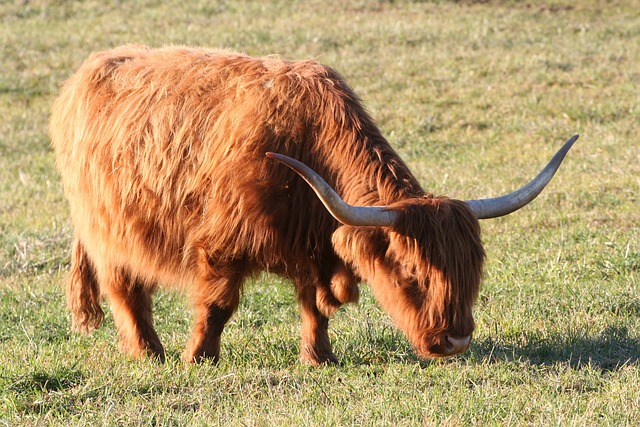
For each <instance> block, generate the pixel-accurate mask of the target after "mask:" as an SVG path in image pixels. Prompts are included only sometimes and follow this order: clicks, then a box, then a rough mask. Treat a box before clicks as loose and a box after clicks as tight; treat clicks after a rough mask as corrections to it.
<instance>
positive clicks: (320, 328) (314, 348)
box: [298, 285, 338, 365]
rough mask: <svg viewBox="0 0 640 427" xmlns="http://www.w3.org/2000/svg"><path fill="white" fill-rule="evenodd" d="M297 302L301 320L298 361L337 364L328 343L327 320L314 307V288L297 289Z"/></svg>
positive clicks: (315, 363)
mask: <svg viewBox="0 0 640 427" xmlns="http://www.w3.org/2000/svg"><path fill="white" fill-rule="evenodd" d="M298 301H299V304H300V317H301V319H302V339H301V343H300V359H301V360H302V361H304V362H308V363H310V364H312V365H320V364H322V363H338V359H337V358H336V357H335V356H334V355H333V352H332V351H331V343H330V342H329V331H328V328H329V319H328V318H327V317H326V316H324V315H323V314H322V313H320V311H319V310H318V307H317V305H316V287H315V286H308V285H307V286H303V287H301V288H299V290H298Z"/></svg>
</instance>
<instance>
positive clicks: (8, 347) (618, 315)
mask: <svg viewBox="0 0 640 427" xmlns="http://www.w3.org/2000/svg"><path fill="white" fill-rule="evenodd" d="M0 21H1V22H2V25H0V52H1V53H0V59H1V60H0V425H7V426H16V425H38V426H42V425H68V426H71V425H92V426H93V425H114V426H116V425H118V426H119V425H142V426H147V425H163V426H164V425H203V426H204V425H221V426H232V425H247V426H263V425H265V426H273V425H289V426H297V425H308V426H330V425H367V426H369V425H403V426H404V425H450V426H458V425H576V426H584V425H611V426H620V425H629V426H635V425H638V423H639V422H640V360H639V355H640V280H639V272H640V140H639V137H638V135H640V2H638V1H615V0H611V1H599V2H591V1H586V0H577V1H564V0H557V1H555V0H548V1H529V2H518V1H508V0H505V1H464V0H463V1H458V2H449V1H433V2H430V1H415V2H410V1H402V0H396V1H374V0H354V1H351V2H339V1H315V0H313V1H286V0H283V1H276V2H273V3H269V4H267V3H266V2H250V1H210V0H206V1H205V0H198V1H190V2H181V1H173V0H171V1H159V0H145V1H137V2H133V1H96V0H87V1H76V2H65V1H60V0H33V1H8V2H7V1H5V2H0ZM124 43H143V44H149V45H154V46H160V45H164V44H188V45H202V46H212V47H217V46H224V47H229V48H234V49H237V50H241V51H244V52H247V53H249V54H253V55H266V54H271V53H276V54H280V55H282V56H284V57H287V58H295V59H303V58H316V59H318V60H319V61H321V62H323V63H325V64H327V65H331V66H333V67H335V68H336V69H338V70H339V71H340V72H341V73H342V74H343V75H344V76H345V77H346V79H347V80H348V82H349V83H350V84H351V85H352V87H353V88H354V89H355V90H356V92H357V93H358V94H359V95H360V96H361V97H362V98H363V99H364V101H365V103H366V105H367V107H368V109H369V110H370V112H371V114H372V115H373V116H374V117H375V118H376V119H377V122H378V124H379V126H380V127H381V128H382V130H383V132H384V134H385V135H386V136H387V137H388V139H389V141H390V142H391V144H392V145H393V146H394V147H395V148H396V149H397V150H398V152H399V153H400V154H401V156H402V157H403V158H404V159H406V160H407V161H408V163H409V164H410V166H411V168H412V170H413V171H414V173H415V174H416V175H417V176H418V178H419V179H420V181H421V182H422V183H423V185H424V187H425V188H428V189H430V190H431V191H433V192H434V193H436V194H446V195H448V196H451V197H455V198H461V199H468V198H478V197H486V196H494V195H498V194H502V193H504V192H506V191H510V190H512V189H514V188H516V187H517V186H519V185H521V184H523V183H524V182H526V181H527V180H528V179H529V178H531V177H532V176H533V175H534V174H535V173H536V172H537V171H538V170H539V169H540V168H541V167H542V166H543V164H544V163H545V162H546V161H547V160H548V158H550V157H551V155H552V154H553V152H554V151H555V150H556V149H557V148H559V146H560V145H561V143H562V142H563V141H564V140H565V139H566V138H568V137H569V136H571V135H573V134H574V133H579V134H580V135H581V137H580V139H579V141H578V142H577V144H576V146H575V148H574V149H573V150H572V152H570V153H569V156H568V158H567V160H566V161H565V164H564V165H563V166H562V167H561V169H560V171H559V172H558V174H557V176H556V178H555V179H554V181H553V182H552V183H551V184H550V185H549V187H548V188H547V190H545V192H544V193H543V194H542V195H541V196H540V197H539V198H538V199H537V200H536V201H535V202H534V203H533V204H531V205H530V206H528V207H526V208H525V209H523V210H521V211H519V212H518V213H517V214H514V215H511V216H509V217H506V218H501V219H497V220H489V221H484V222H483V240H484V242H485V246H486V250H487V253H488V260H487V265H486V269H485V278H484V283H483V288H482V291H481V294H480V297H479V300H478V303H477V305H476V308H475V318H476V322H477V329H476V332H475V337H474V342H473V344H472V346H471V348H470V350H469V351H468V352H466V353H464V354H463V355H460V356H458V357H455V358H452V359H447V360H435V361H421V360H419V359H418V358H417V357H416V356H415V355H414V354H413V353H412V351H411V347H410V345H409V344H408V342H407V341H406V339H405V338H404V336H403V335H402V334H401V333H400V332H398V331H397V330H396V329H395V328H394V326H393V325H392V323H391V321H390V319H389V318H388V316H387V315H386V314H385V313H384V312H383V311H382V310H381V309H380V308H379V306H378V305H377V303H376V302H375V300H374V299H373V297H372V296H371V293H370V292H369V289H368V287H367V286H366V285H363V286H362V300H361V303H360V304H359V305H358V306H347V307H345V308H343V309H341V310H340V311H339V312H338V314H337V315H336V317H335V319H334V320H332V323H331V329H330V333H331V337H332V341H333V345H334V351H335V353H336V355H337V356H338V357H339V358H340V360H341V362H342V363H341V364H340V365H339V366H329V367H320V368H313V367H309V366H305V365H301V364H300V363H299V362H298V342H299V320H298V314H297V308H296V304H295V296H294V293H293V288H292V286H291V285H290V284H288V283H286V282H284V281H282V280H280V279H279V278H277V277H275V276H268V275H264V276H261V277H259V278H257V279H256V280H254V281H253V282H252V283H250V284H249V285H248V286H247V287H246V292H245V294H244V297H243V300H242V304H241V307H240V309H239V311H238V313H237V314H236V316H235V317H234V318H233V320H232V321H231V322H230V324H229V326H228V328H227V329H226V330H225V334H224V335H223V343H222V361H221V362H220V363H219V364H217V365H214V364H211V363H205V364H202V365H197V366H186V365H185V364H183V363H182V362H181V361H180V360H179V355H180V353H181V351H182V349H183V346H184V345H185V343H186V341H187V339H188V335H189V329H190V322H191V317H190V312H189V308H188V306H187V305H186V302H185V299H184V297H183V296H182V295H180V294H176V293H171V292H160V293H159V294H158V295H157V297H156V300H155V301H156V306H155V316H156V323H157V327H158V331H159V334H160V336H161V338H162V340H163V342H164V344H165V347H166V349H167V353H168V361H167V363H166V364H164V365H159V364H157V363H154V362H153V361H151V360H139V361H131V360H127V358H126V357H124V356H123V355H121V354H120V352H119V351H118V349H117V343H116V335H115V330H114V327H113V323H112V320H111V317H110V315H109V313H108V311H107V320H106V322H105V324H104V325H103V327H102V328H101V329H100V330H98V331H97V332H95V333H94V334H93V335H91V336H89V337H84V336H79V335H76V334H73V333H71V332H70V329H69V318H68V313H67V312H66V309H65V301H64V287H63V285H62V282H63V278H64V274H65V272H66V270H67V269H68V266H69V256H70V255H69V246H70V239H71V234H72V229H71V225H70V221H69V214H68V207H67V205H66V202H65V200H64V198H63V195H62V190H61V185H60V181H59V178H58V175H57V172H56V171H55V168H54V160H53V153H52V149H51V147H50V145H49V139H48V136H47V121H48V115H49V110H50V107H51V104H52V102H53V99H54V98H55V96H56V94H57V92H58V87H59V84H60V82H61V81H63V80H64V79H65V78H67V77H68V76H69V75H70V74H71V73H72V72H73V70H74V69H76V68H77V67H78V66H79V65H80V64H81V62H82V60H83V59H84V58H85V57H86V56H88V55H89V53H90V52H92V51H95V50H104V49H107V48H110V47H114V46H117V45H120V44H124ZM104 307H105V310H107V306H106V305H105V306H104Z"/></svg>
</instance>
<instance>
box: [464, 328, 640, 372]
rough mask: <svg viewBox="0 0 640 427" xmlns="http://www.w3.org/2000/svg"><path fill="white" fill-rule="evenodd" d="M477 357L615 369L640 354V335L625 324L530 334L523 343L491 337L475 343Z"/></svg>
mask: <svg viewBox="0 0 640 427" xmlns="http://www.w3.org/2000/svg"><path fill="white" fill-rule="evenodd" d="M472 351H473V354H474V358H475V357H477V358H479V359H481V360H483V361H489V362H491V363H493V362H497V361H507V362H520V361H523V360H524V361H528V362H529V363H531V364H534V365H551V364H554V363H558V362H560V363H567V364H569V365H570V366H571V367H572V368H575V369H580V368H583V367H587V366H589V367H591V368H595V369H599V370H602V371H604V372H613V371H617V370H619V369H621V368H622V367H624V366H626V365H630V364H636V363H638V360H639V358H640V339H638V338H634V337H630V336H629V331H628V329H627V328H626V327H609V328H607V329H605V330H603V331H602V332H601V333H599V334H598V335H596V336H589V335H588V334H587V333H586V331H572V333H571V334H554V335H551V336H548V335H547V336H545V337H535V336H530V337H527V340H526V342H524V343H522V344H514V345H509V344H503V343H500V342H499V341H495V340H494V339H492V338H488V339H485V340H484V341H476V342H475V344H473V350H472Z"/></svg>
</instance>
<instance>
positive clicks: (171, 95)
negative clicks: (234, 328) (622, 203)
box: [50, 46, 577, 364]
mask: <svg viewBox="0 0 640 427" xmlns="http://www.w3.org/2000/svg"><path fill="white" fill-rule="evenodd" d="M50 134H51V140H52V144H53V147H54V149H55V154H56V164H57V167H58V169H59V171H60V173H61V176H62V183H63V187H64V191H65V194H66V197H67V199H68V201H69V205H70V211H71V218H72V221H73V225H74V239H73V247H72V255H71V267H70V271H69V273H68V276H67V278H66V287H67V302H68V307H69V309H70V311H71V313H72V322H73V326H74V328H75V329H77V330H79V331H81V332H85V333H86V332H90V331H91V330H93V329H95V328H97V327H98V326H99V325H100V323H101V322H102V320H103V317H104V313H103V311H102V309H101V305H100V302H101V298H102V297H105V298H106V299H107V300H108V301H109V303H110V306H111V312H112V315H113V318H114V321H115V325H116V328H117V331H118V335H119V340H120V346H121V348H122V349H123V350H124V351H125V352H126V353H128V354H129V355H131V356H133V357H138V356H141V355H152V356H155V357H157V358H159V359H161V360H164V357H165V356H164V349H163V346H162V344H161V342H160V339H159V337H158V335H157V333H156V331H155V329H154V326H153V319H152V294H153V293H154V291H155V290H156V289H157V288H158V287H160V286H170V285H177V286H179V287H181V288H183V289H185V290H186V291H187V293H188V295H189V296H190V299H191V301H192V304H193V307H194V311H195V320H194V326H193V333H192V335H191V338H190V341H189V343H188V345H187V347H186V350H185V351H184V355H183V357H184V359H186V360H187V361H199V360H201V359H202V358H213V359H217V358H218V357H219V354H220V336H221V334H222V331H223V328H224V326H225V323H226V322H227V321H228V320H229V318H230V317H231V316H232V314H233V313H234V311H235V310H236V308H237V307H238V303H239V299H240V295H241V290H242V285H243V283H244V281H245V280H246V279H247V277H249V276H251V275H255V274H256V273H258V272H260V271H269V272H273V273H276V274H279V275H282V276H284V277H286V278H288V279H290V280H291V281H292V282H293V284H294V285H295V289H296V295H297V299H298V302H299V309H300V315H301V323H302V334H301V335H302V339H301V346H300V356H301V359H303V360H305V361H307V362H310V363H312V364H319V363H324V362H335V361H336V358H335V356H334V355H333V353H332V351H331V345H330V342H329V336H328V332H327V328H328V322H329V318H330V317H331V316H332V315H333V313H334V312H335V311H336V310H337V309H338V308H339V307H340V306H341V305H342V304H344V303H348V302H353V303H355V302H357V301H358V296H359V288H358V283H359V282H361V281H364V282H366V283H368V284H369V285H370V286H371V288H372V290H373V293H374V295H375V297H376V298H377V300H378V301H379V302H380V304H381V306H382V307H383V308H384V309H385V310H386V311H387V312H388V313H389V314H390V315H391V317H392V318H393V320H394V321H395V323H396V324H397V326H398V327H399V328H400V329H401V330H402V331H404V333H405V334H406V336H407V337H408V339H409V341H410V342H411V344H412V345H413V347H414V348H415V351H416V352H417V354H418V355H420V356H423V357H442V356H450V355H453V354H456V353H459V352H462V351H464V350H465V349H466V348H467V347H468V346H469V342H470V340H471V336H472V333H473V331H474V320H473V317H472V307H473V305H474V302H475V300H476V297H477V295H478V291H479V286H480V280H481V275H482V268H483V261H484V257H485V253H484V250H483V246H482V243H481V239H480V226H479V222H478V220H479V219H482V218H490V217H494V216H499V215H504V214H507V213H510V212H511V211H513V210H515V209H519V208H520V207H522V206H524V205H525V204H526V203H528V202H529V201H531V200H532V199H533V198H534V197H535V196H536V195H537V194H538V193H539V192H540V191H541V190H542V188H544V186H545V185H546V184H547V183H548V182H549V180H550V179H551V176H553V174H554V172H555V170H556V169H557V168H558V166H559V165H560V162H561V161H562V159H563V157H564V155H565V154H566V152H567V150H568V149H569V148H570V146H571V144H573V141H575V139H576V138H577V137H574V138H572V139H571V140H569V141H568V142H567V143H566V144H565V146H564V147H563V148H562V149H561V150H560V152H558V154H557V155H556V156H555V157H554V159H552V161H551V162H550V163H549V165H548V166H547V168H545V170H544V171H543V172H542V173H541V174H540V175H539V176H538V177H537V178H536V179H534V180H533V181H532V182H531V183H530V184H528V185H527V186H525V187H523V189H521V190H518V191H517V192H515V193H512V194H511V195H507V196H503V197H500V198H496V199H488V200H474V201H459V200H453V199H449V198H445V197H434V196H433V195H431V194H429V193H427V192H425V191H424V190H423V189H422V187H421V186H420V184H419V183H418V182H417V180H416V178H415V177H414V176H413V174H412V173H411V172H410V171H409V169H408V168H407V166H406V165H405V163H404V162H403V161H402V160H401V159H400V157H398V155H397V154H396V153H395V152H394V150H393V149H392V148H391V146H390V145H389V143H388V142H387V141H386V140H385V138H384V137H383V136H382V135H381V133H380V131H379V129H378V128H377V127H376V125H375V124H374V122H373V120H372V119H371V118H370V116H369V115H368V114H367V112H366V111H365V109H364V107H363V105H362V102H361V101H360V100H359V99H358V97H357V96H356V95H355V94H354V93H353V92H352V90H351V89H350V88H349V86H348V85H347V84H346V83H345V80H344V79H343V78H342V77H341V76H340V75H339V74H338V73H337V72H336V71H334V70H333V69H331V68H329V67H326V66H323V65H320V64H318V63H317V62H315V61H291V62H290V61H285V60H281V59H279V58H276V57H266V58H259V59H258V58H252V57H249V56H246V55H243V54H238V53H234V52H230V51H226V50H209V49H199V48H186V47H166V48H161V49H150V48H147V47H144V46H123V47H119V48H116V49H113V50H110V51H106V52H100V53H95V54H92V55H91V56H90V57H89V58H88V59H87V60H86V61H85V62H84V64H83V65H82V66H81V67H80V69H79V70H78V71H77V72H76V73H75V74H74V75H73V76H72V77H71V78H70V79H69V80H68V81H67V82H66V84H65V85H64V87H63V88H62V90H61V94H60V96H59V97H58V99H57V100H56V101H55V104H54V107H53V114H52V117H51V123H50ZM267 153H269V154H267ZM276 153H278V154H276ZM265 154H267V155H265ZM273 159H276V160H279V161H281V162H284V163H286V164H287V165H288V166H289V167H290V168H293V169H294V170H295V172H297V173H299V174H301V175H302V176H303V177H304V180H303V179H301V178H300V176H298V175H297V174H296V173H295V172H294V171H292V170H291V169H290V168H288V167H285V166H283V165H282V164H280V163H279V162H278V161H274V160H273ZM293 159H297V160H299V161H300V162H302V163H300V162H297V161H296V160H293ZM305 180H307V181H308V182H309V184H310V185H308V184H307V183H305ZM314 191H316V192H317V194H318V196H319V197H316V195H314V193H313V192H314ZM338 194H339V195H340V196H338Z"/></svg>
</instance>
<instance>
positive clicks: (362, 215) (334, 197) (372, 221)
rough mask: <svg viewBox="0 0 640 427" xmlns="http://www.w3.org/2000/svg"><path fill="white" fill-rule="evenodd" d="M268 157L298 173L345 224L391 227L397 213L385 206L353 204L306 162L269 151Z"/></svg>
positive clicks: (336, 217)
mask: <svg viewBox="0 0 640 427" xmlns="http://www.w3.org/2000/svg"><path fill="white" fill-rule="evenodd" d="M266 155H267V157H269V158H270V159H274V160H277V161H279V162H281V163H283V164H285V165H287V166H289V167H290V168H291V169H293V170H294V171H295V172H297V173H298V175H300V176H301V177H302V178H304V180H305V181H307V184H309V186H311V188H312V189H313V191H315V192H316V194H317V195H318V197H319V198H320V201H321V202H322V204H323V205H324V206H325V207H326V208H327V210H328V211H329V213H330V214H331V215H333V217H334V218H335V219H337V220H338V221H340V222H341V223H343V224H345V225H355V226H378V227H391V226H392V225H393V223H394V222H395V220H396V217H397V214H396V213H395V212H393V211H389V210H387V209H386V207H384V206H353V205H350V204H348V203H346V202H345V201H344V200H342V199H341V198H340V196H338V194H337V193H336V192H335V191H334V190H333V188H331V186H330V185H329V184H327V183H326V181H325V180H324V179H322V177H321V176H320V175H318V174H317V173H316V172H315V171H314V170H313V169H311V168H310V167H308V166H307V165H305V164H304V163H302V162H300V161H298V160H296V159H292V158H291V157H287V156H285V155H282V154H278V153H272V152H268V153H267V154H266Z"/></svg>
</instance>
